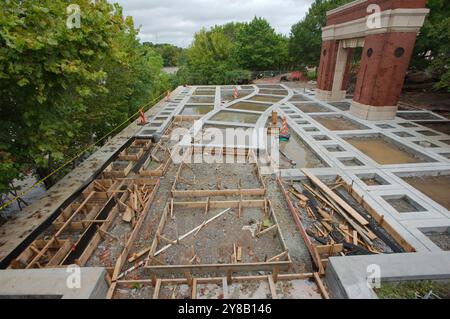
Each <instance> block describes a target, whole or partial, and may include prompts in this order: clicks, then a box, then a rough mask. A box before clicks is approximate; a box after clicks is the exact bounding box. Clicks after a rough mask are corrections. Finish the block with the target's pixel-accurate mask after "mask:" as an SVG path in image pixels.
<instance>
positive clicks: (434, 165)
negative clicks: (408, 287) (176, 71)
mask: <svg viewBox="0 0 450 319" xmlns="http://www.w3.org/2000/svg"><path fill="white" fill-rule="evenodd" d="M274 85H275V86H278V84H270V85H245V86H243V87H241V86H236V88H237V89H238V90H239V91H241V90H243V89H245V91H247V90H250V91H251V93H249V94H248V95H246V96H244V97H241V98H239V99H236V100H232V101H228V102H226V103H222V102H221V92H222V90H227V91H231V92H232V91H233V90H234V88H235V87H234V86H226V87H224V86H222V87H221V86H192V87H188V88H184V89H183V91H182V92H181V93H180V94H178V96H176V97H175V98H172V102H171V103H169V104H168V105H167V106H166V107H165V108H164V109H162V110H161V111H160V112H159V113H157V114H156V115H155V116H154V117H153V118H152V120H151V121H150V124H148V125H147V127H144V128H143V129H142V130H141V132H140V133H139V134H138V136H143V135H145V134H142V132H143V131H145V130H148V129H149V128H150V129H152V130H155V132H162V131H163V130H164V128H165V127H167V125H168V123H170V120H171V119H172V117H173V116H175V115H177V114H180V113H181V112H182V110H183V108H184V107H185V105H186V104H187V103H188V101H189V99H190V98H191V97H192V96H201V95H194V92H195V90H197V89H206V88H209V89H215V94H214V103H213V104H214V109H213V110H212V111H211V112H209V113H208V114H206V115H204V116H203V117H202V118H201V120H202V122H203V126H205V125H208V126H219V127H221V126H222V127H244V128H245V127H247V128H263V127H264V126H265V124H266V122H267V119H268V118H269V116H270V114H271V112H272V110H277V112H278V114H279V116H284V115H286V117H287V121H288V125H289V126H290V129H291V131H293V133H295V134H297V135H298V137H299V138H300V139H301V140H302V141H303V142H304V143H305V144H306V145H307V146H308V147H309V148H310V150H311V151H312V152H313V153H315V155H316V156H317V157H318V158H320V159H321V160H322V161H323V163H324V164H325V165H326V166H328V167H324V168H310V169H309V171H310V172H311V173H313V174H314V175H317V176H318V177H320V178H326V177H330V176H337V175H339V176H341V177H342V178H343V179H344V180H345V181H346V182H347V183H349V184H353V188H354V191H355V192H356V193H357V194H358V195H359V196H361V197H363V198H364V200H365V201H366V202H367V203H368V204H369V205H370V206H371V207H372V208H374V209H375V211H376V212H377V213H379V214H380V215H383V216H384V219H385V220H386V221H387V222H388V223H390V224H391V226H392V227H394V228H395V229H396V230H397V231H398V232H399V233H400V235H402V236H403V237H404V239H405V240H407V241H408V242H409V243H410V244H411V245H412V246H413V247H414V248H415V249H416V250H417V251H418V252H420V251H438V250H440V248H439V247H438V246H437V245H435V244H434V243H433V242H432V241H431V240H430V239H429V238H428V237H427V236H426V235H425V234H424V233H423V232H422V231H424V230H430V229H445V228H447V227H449V226H450V212H449V211H448V210H447V209H446V208H444V207H442V206H441V205H439V204H438V203H436V202H434V201H433V200H431V199H430V198H429V197H427V196H426V195H424V194H423V193H421V192H420V191H418V190H417V189H415V188H414V187H412V186H411V185H409V184H408V183H406V182H405V181H404V180H403V179H402V178H401V177H400V176H420V175H426V176H428V175H438V174H441V175H442V174H443V175H450V159H449V158H448V155H449V154H450V145H449V144H448V143H449V142H448V141H449V140H450V136H448V135H446V134H443V133H440V132H438V131H435V130H432V129H430V128H427V127H425V126H422V125H419V124H417V123H414V122H413V121H411V120H408V119H404V118H401V117H396V118H395V119H394V120H388V121H366V120H361V119H359V118H358V117H356V116H353V115H352V114H350V112H349V111H348V110H346V107H345V105H343V104H342V103H341V104H335V103H331V104H330V103H328V102H323V101H319V100H317V99H316V98H315V92H314V91H312V90H308V89H305V90H302V91H300V90H293V89H290V88H288V87H287V86H285V85H282V84H281V85H279V86H280V88H279V90H286V91H287V93H288V94H287V95H281V94H280V95H276V94H275V93H277V92H276V91H277V89H276V88H273V86H274ZM264 88H266V89H270V90H272V91H273V92H272V93H274V94H264V95H265V96H267V97H279V98H280V101H279V102H276V103H272V102H258V101H253V100H251V98H252V97H254V96H256V95H262V94H261V91H260V90H261V89H264ZM297 100H301V101H297ZM239 102H252V103H256V104H262V105H264V104H267V103H270V106H269V107H268V108H267V109H266V110H265V111H263V112H258V111H247V110H238V109H230V107H231V106H233V105H235V104H237V103H239ZM343 102H347V103H350V102H351V100H349V99H346V100H345V101H343ZM305 103H317V104H318V105H320V107H322V108H323V110H322V112H317V113H305V112H303V111H302V110H300V109H299V108H298V107H296V105H302V104H305ZM196 104H197V103H196ZM209 104H212V103H209ZM332 104H335V105H337V106H340V107H336V106H333V105H332ZM224 110H226V111H227V112H233V113H235V114H239V113H242V114H257V115H259V118H258V120H257V121H256V123H241V122H239V121H238V122H236V121H234V122H227V121H212V120H211V118H213V117H214V116H215V115H216V114H218V113H220V112H223V111H224ZM169 112H170V113H169ZM398 114H399V115H402V116H404V117H411V116H412V117H413V119H414V120H415V121H436V120H437V121H447V119H445V118H443V117H441V116H439V115H436V114H434V113H432V112H428V111H412V112H411V111H399V112H398ZM315 116H343V117H345V118H346V119H348V120H350V121H352V122H354V123H357V124H359V125H361V126H362V127H364V128H365V129H357V130H347V131H331V130H329V129H327V128H326V127H324V126H323V125H322V124H320V123H319V122H318V121H317V120H316V119H315V118H314V117H315ZM421 117H424V118H426V119H427V120H423V119H421ZM155 119H156V120H158V119H160V120H163V122H155ZM368 135H369V136H370V135H382V136H383V137H384V138H385V139H387V140H388V141H389V142H393V143H394V144H397V145H399V146H401V147H403V148H406V149H408V150H409V151H410V152H413V153H415V154H416V155H417V156H419V157H421V158H422V159H425V160H427V162H425V163H414V164H391V165H381V164H379V163H377V162H375V161H374V160H373V159H372V158H370V157H369V156H367V155H366V154H364V153H362V152H361V151H360V150H358V149H357V148H355V147H354V146H352V145H351V144H350V143H348V142H346V141H345V140H344V138H345V137H349V136H352V137H355V136H368ZM445 141H447V142H445ZM443 154H444V155H443ZM348 159H353V160H355V161H356V162H357V163H358V164H359V165H355V166H346V165H345V164H344V163H343V162H342V160H348ZM281 175H282V176H283V177H286V178H291V179H295V178H304V175H303V174H302V173H301V171H300V169H298V168H296V169H285V170H281ZM365 176H376V178H377V179H380V180H382V181H383V185H376V186H368V185H366V184H365V183H364V182H363V181H362V180H361V178H360V177H365ZM403 196H407V197H408V198H409V199H411V200H412V201H413V202H414V203H415V204H417V205H418V206H420V207H421V208H423V209H421V211H419V212H407V213H400V212H398V211H396V210H395V209H394V208H393V207H392V206H391V205H390V204H389V203H388V202H387V201H386V199H388V198H391V197H403Z"/></svg>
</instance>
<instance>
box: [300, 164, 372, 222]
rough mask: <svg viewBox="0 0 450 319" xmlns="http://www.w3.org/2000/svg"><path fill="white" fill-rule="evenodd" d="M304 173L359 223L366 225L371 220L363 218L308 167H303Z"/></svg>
mask: <svg viewBox="0 0 450 319" xmlns="http://www.w3.org/2000/svg"><path fill="white" fill-rule="evenodd" d="M302 172H303V174H305V176H307V177H308V178H309V179H310V180H311V181H312V182H313V183H314V184H316V186H317V187H319V188H320V189H322V190H323V191H324V192H325V193H326V194H327V195H328V196H330V197H331V199H332V200H333V201H335V202H336V203H337V204H338V205H339V206H341V207H342V208H343V209H344V210H345V211H346V212H347V213H348V214H350V215H351V216H352V217H353V218H354V219H355V220H356V221H357V222H358V223H360V224H361V225H363V226H365V225H368V224H369V222H368V221H367V220H366V219H365V218H363V217H362V216H361V215H360V214H359V213H358V212H357V211H356V210H354V209H353V208H352V207H351V206H350V205H349V204H347V203H346V202H345V201H344V200H342V198H340V197H339V196H337V195H336V194H335V193H334V192H333V191H332V190H331V189H329V187H328V186H327V185H325V184H324V183H323V182H322V181H321V180H320V179H319V178H317V177H316V176H314V175H313V174H311V173H309V172H308V171H307V170H306V169H302Z"/></svg>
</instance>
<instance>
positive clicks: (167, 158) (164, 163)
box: [139, 138, 172, 176]
mask: <svg viewBox="0 0 450 319" xmlns="http://www.w3.org/2000/svg"><path fill="white" fill-rule="evenodd" d="M163 143H164V141H163V138H162V139H161V141H159V143H158V144H156V145H155V147H154V148H153V150H152V152H151V153H150V156H149V157H148V158H147V159H146V160H145V162H144V164H143V165H142V167H141V169H140V170H139V175H140V176H163V175H165V174H166V172H167V170H168V169H169V166H170V163H171V162H172V158H171V153H170V150H169V148H168V147H167V146H164V145H163ZM158 153H160V154H161V155H160V154H158ZM151 162H157V163H158V164H159V166H158V167H157V168H156V169H152V170H149V169H147V167H148V166H149V165H150V163H151Z"/></svg>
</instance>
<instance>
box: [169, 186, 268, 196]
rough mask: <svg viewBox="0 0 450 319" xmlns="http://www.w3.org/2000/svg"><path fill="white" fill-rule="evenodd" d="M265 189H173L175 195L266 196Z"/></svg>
mask: <svg viewBox="0 0 450 319" xmlns="http://www.w3.org/2000/svg"><path fill="white" fill-rule="evenodd" d="M265 194H266V190H265V189H261V188H254V189H221V190H188V191H181V190H172V196H173V197H207V196H239V195H243V196H264V195H265Z"/></svg>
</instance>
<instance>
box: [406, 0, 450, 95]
mask: <svg viewBox="0 0 450 319" xmlns="http://www.w3.org/2000/svg"><path fill="white" fill-rule="evenodd" d="M427 7H428V8H429V9H430V13H429V14H428V16H427V18H426V20H425V23H424V25H423V27H422V28H421V30H420V33H419V36H418V38H417V42H416V46H415V48H414V54H413V58H412V61H411V66H412V67H413V68H415V69H419V70H427V71H429V72H431V73H432V74H433V75H434V76H435V77H436V78H437V79H439V81H438V82H437V83H436V86H435V87H436V88H437V89H445V90H447V91H449V92H450V15H449V12H450V2H449V1H447V0H429V1H428V2H427Z"/></svg>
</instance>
